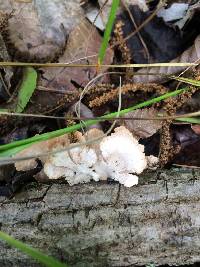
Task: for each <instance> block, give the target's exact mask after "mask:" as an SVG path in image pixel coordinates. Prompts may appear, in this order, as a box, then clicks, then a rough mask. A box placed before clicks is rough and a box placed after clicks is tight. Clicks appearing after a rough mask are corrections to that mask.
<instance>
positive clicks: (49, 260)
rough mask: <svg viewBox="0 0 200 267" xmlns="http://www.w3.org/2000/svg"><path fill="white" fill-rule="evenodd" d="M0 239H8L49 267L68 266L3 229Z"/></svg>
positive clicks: (8, 241)
mask: <svg viewBox="0 0 200 267" xmlns="http://www.w3.org/2000/svg"><path fill="white" fill-rule="evenodd" d="M0 239H2V240H4V241H6V242H7V243H8V244H9V245H11V246H12V247H15V248H17V249H19V250H21V251H22V252H24V253H25V254H27V255H28V256H30V257H31V258H33V259H35V260H37V261H39V262H40V263H42V264H44V265H45V266H47V267H67V265H65V264H63V263H61V262H59V261H57V260H56V259H54V258H53V257H50V256H47V255H45V254H43V253H42V252H40V251H39V250H37V249H35V248H32V247H30V246H28V245H26V244H24V243H22V242H21V241H18V240H16V239H14V238H13V237H11V236H9V235H7V234H6V233H4V232H2V231H0Z"/></svg>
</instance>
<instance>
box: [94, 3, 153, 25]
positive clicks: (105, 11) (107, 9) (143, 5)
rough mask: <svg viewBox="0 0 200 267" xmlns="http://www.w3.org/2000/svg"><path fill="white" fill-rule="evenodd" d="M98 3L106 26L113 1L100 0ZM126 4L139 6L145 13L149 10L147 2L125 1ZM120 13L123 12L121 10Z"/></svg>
mask: <svg viewBox="0 0 200 267" xmlns="http://www.w3.org/2000/svg"><path fill="white" fill-rule="evenodd" d="M98 2H99V6H100V7H101V8H102V12H101V13H102V14H101V16H102V19H103V22H104V25H106V23H107V21H108V16H109V13H110V8H111V5H112V0H108V1H106V0H98ZM105 2H106V4H105ZM124 2H125V3H126V4H127V5H137V6H138V7H139V8H140V9H141V10H142V11H144V12H145V11H147V10H148V6H147V4H146V1H145V0H124ZM120 11H121V8H120V9H119V12H120Z"/></svg>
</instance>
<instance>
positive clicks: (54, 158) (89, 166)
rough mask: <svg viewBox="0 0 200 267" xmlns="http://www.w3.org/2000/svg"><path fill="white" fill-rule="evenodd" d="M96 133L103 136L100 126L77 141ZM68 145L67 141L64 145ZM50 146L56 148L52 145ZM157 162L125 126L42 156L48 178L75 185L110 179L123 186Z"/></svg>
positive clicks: (135, 179)
mask: <svg viewBox="0 0 200 267" xmlns="http://www.w3.org/2000/svg"><path fill="white" fill-rule="evenodd" d="M99 136H103V132H102V131H101V130H99V129H91V130H89V131H88V132H86V134H85V135H82V134H81V133H80V132H77V133H76V137H77V138H78V143H82V142H84V141H86V140H88V139H89V140H91V139H93V138H97V137H99ZM60 138H61V140H62V146H61V145H60V144H59V142H58V138H57V139H56V144H57V147H58V148H60V147H62V148H63V137H60ZM51 142H53V141H51ZM68 145H69V142H68V141H67V142H66V147H68ZM41 147H42V143H41ZM53 149H56V146H55V145H54V146H53ZM26 153H27V151H26ZM157 162H158V158H156V157H153V156H149V157H146V156H145V154H144V146H143V145H141V144H139V143H138V141H137V139H136V138H134V137H133V135H132V133H131V132H130V131H129V130H128V129H127V128H125V127H124V126H121V127H118V128H116V129H115V131H114V133H112V134H111V135H110V136H104V137H103V138H102V139H100V140H99V141H98V142H95V143H93V144H91V145H87V146H86V145H82V146H79V147H75V148H73V149H71V150H70V151H64V152H59V153H56V154H53V155H50V156H49V157H48V158H45V159H44V158H43V164H44V173H45V174H46V175H47V176H48V177H49V179H58V178H61V177H64V178H65V179H66V180H67V182H68V183H69V184H70V185H74V184H78V183H86V182H89V181H91V180H94V181H99V180H106V179H107V178H111V179H113V180H115V181H118V182H119V183H121V184H123V185H124V186H126V187H131V186H133V185H136V184H138V176H137V174H140V173H142V172H143V171H144V170H145V169H146V168H147V167H155V164H156V163H157ZM18 167H19V166H18ZM18 169H19V168H18ZM21 170H22V169H21Z"/></svg>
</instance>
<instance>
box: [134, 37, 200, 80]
mask: <svg viewBox="0 0 200 267" xmlns="http://www.w3.org/2000/svg"><path fill="white" fill-rule="evenodd" d="M199 59H200V35H199V36H197V38H196V39H195V42H194V44H193V46H191V47H190V48H188V49H187V50H185V51H184V52H183V53H182V55H181V56H179V57H177V58H175V59H173V60H172V61H170V63H175V62H176V63H179V62H180V63H181V62H182V63H194V62H196V61H197V60H199ZM185 69H187V67H156V68H148V69H147V68H143V69H140V70H139V73H146V74H147V75H134V76H133V78H132V81H133V82H134V83H155V82H157V83H158V82H165V81H166V80H167V78H166V75H174V74H177V73H180V72H181V71H184V70H185ZM151 73H152V74H153V73H158V74H159V75H152V74H151ZM160 74H161V75H160ZM162 74H163V75H164V76H162Z"/></svg>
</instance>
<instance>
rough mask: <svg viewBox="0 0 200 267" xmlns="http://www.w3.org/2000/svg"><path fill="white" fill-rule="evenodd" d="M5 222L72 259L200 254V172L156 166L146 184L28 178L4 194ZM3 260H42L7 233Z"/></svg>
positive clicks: (91, 261) (180, 258)
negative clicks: (11, 242)
mask: <svg viewBox="0 0 200 267" xmlns="http://www.w3.org/2000/svg"><path fill="white" fill-rule="evenodd" d="M0 205H1V207H0V228H1V231H4V232H6V233H8V234H10V235H12V236H13V237H15V238H17V239H19V240H21V241H23V242H25V243H27V244H30V245H31V246H33V247H36V248H38V249H40V250H41V251H43V252H45V253H46V254H48V255H52V256H54V257H56V258H57V259H59V260H61V261H63V262H66V263H68V265H69V266H141V265H146V264H150V263H154V264H155V265H165V264H169V265H182V264H191V263H195V262H198V261H200V253H199V251H200V217H199V211H200V172H199V171H198V170H197V171H194V170H182V169H172V170H162V171H154V172H153V171H152V172H147V173H146V174H143V175H142V177H140V184H139V185H138V186H134V187H132V188H125V187H123V186H120V185H119V184H117V183H112V184H107V183H90V184H84V185H76V186H73V187H70V186H69V185H67V184H63V183H59V182H57V183H53V184H36V183H32V184H29V185H27V186H26V187H25V188H24V189H23V190H22V191H21V192H20V193H18V194H16V195H15V196H14V197H13V198H12V199H5V198H0ZM0 266H6V267H7V266H20V267H21V266H40V264H39V263H37V262H34V261H33V260H31V259H30V258H29V257H28V256H26V255H25V254H23V253H21V252H19V251H18V250H16V249H14V248H11V247H10V246H9V245H7V244H6V243H5V242H3V241H0Z"/></svg>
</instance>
